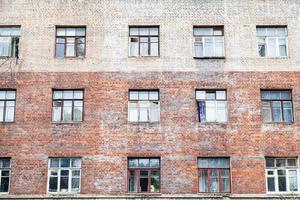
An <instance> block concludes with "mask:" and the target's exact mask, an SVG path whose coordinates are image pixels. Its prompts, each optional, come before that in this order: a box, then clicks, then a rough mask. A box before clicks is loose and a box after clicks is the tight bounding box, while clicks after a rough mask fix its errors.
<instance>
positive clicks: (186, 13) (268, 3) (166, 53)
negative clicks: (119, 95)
mask: <svg viewBox="0 0 300 200" xmlns="http://www.w3.org/2000/svg"><path fill="white" fill-rule="evenodd" d="M299 12H300V2H299V0H253V1H245V0H213V1H210V0H151V1H149V0H51V1H36V0H0V19H1V21H0V25H21V40H20V64H19V65H18V66H16V67H15V68H16V69H18V70H22V71H52V72H53V71H69V72H73V71H132V70H135V71H174V70H176V71H178V70H179V71H224V70H225V71H232V70H234V71H293V70H294V71H299V69H300V68H299V63H300V49H299V48H298V47H299V46H300V26H299V20H300V18H299V16H300V15H299ZM56 25H86V26H87V48H86V53H87V55H86V58H85V59H64V60H60V59H55V57H54V54H55V26H56ZM129 25H159V26H160V57H159V58H142V59H136V58H128V26H129ZM194 25H224V29H225V55H226V59H225V61H224V60H195V59H193V26H194ZM257 25H287V27H288V42H289V44H290V45H289V46H288V50H289V57H288V58H286V59H265V58H263V59H262V58H259V57H258V53H257V38H256V26H257Z"/></svg>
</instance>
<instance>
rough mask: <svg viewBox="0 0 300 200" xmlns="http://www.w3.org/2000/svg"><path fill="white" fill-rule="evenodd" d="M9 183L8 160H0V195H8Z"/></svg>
mask: <svg viewBox="0 0 300 200" xmlns="http://www.w3.org/2000/svg"><path fill="white" fill-rule="evenodd" d="M9 183H10V159H9V158H0V194H1V193H8V191H9Z"/></svg>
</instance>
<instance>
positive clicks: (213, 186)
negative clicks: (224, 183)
mask: <svg viewBox="0 0 300 200" xmlns="http://www.w3.org/2000/svg"><path fill="white" fill-rule="evenodd" d="M210 192H219V180H218V171H217V170H216V169H211V170H210Z"/></svg>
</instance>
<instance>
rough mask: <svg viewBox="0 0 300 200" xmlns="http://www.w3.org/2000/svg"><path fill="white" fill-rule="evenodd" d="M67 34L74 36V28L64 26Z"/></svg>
mask: <svg viewBox="0 0 300 200" xmlns="http://www.w3.org/2000/svg"><path fill="white" fill-rule="evenodd" d="M66 35H67V36H75V28H66Z"/></svg>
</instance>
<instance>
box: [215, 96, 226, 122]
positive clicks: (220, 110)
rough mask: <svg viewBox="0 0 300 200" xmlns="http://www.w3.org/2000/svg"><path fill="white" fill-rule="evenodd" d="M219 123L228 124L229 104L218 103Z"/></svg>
mask: <svg viewBox="0 0 300 200" xmlns="http://www.w3.org/2000/svg"><path fill="white" fill-rule="evenodd" d="M217 121H218V122H226V121H227V102H226V101H217Z"/></svg>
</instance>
